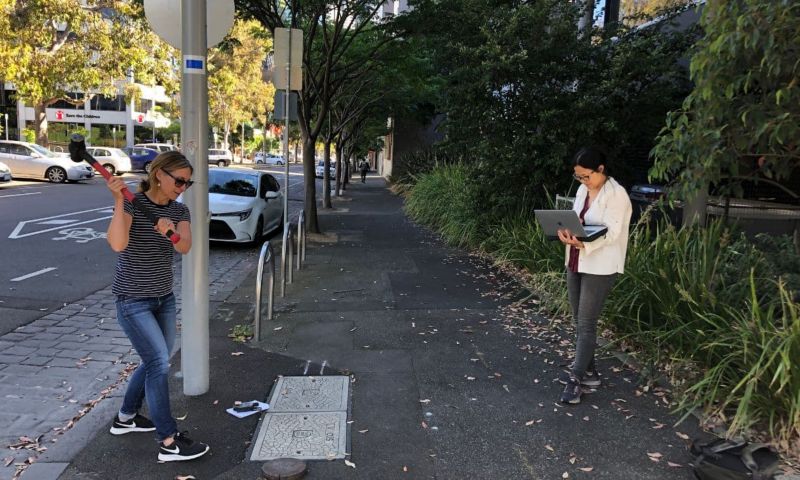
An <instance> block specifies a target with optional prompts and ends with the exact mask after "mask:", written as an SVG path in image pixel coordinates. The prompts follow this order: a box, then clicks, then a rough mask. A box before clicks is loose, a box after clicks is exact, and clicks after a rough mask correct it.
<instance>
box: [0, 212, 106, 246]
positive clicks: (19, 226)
mask: <svg viewBox="0 0 800 480" xmlns="http://www.w3.org/2000/svg"><path fill="white" fill-rule="evenodd" d="M111 208H113V207H101V208H93V209H91V210H81V211H80V212H71V213H65V214H63V215H54V216H52V217H44V218H35V219H33V220H25V221H24V222H19V223H18V224H17V226H16V227H15V228H14V231H13V232H11V235H9V236H8V238H11V239H17V238H24V237H30V236H31V235H39V234H40V233H47V232H52V231H55V230H58V229H61V228H64V225H59V226H57V227H52V228H46V229H44V230H37V231H34V232H30V233H22V234H21V233H20V232H21V231H22V229H23V228H25V226H26V225H28V224H44V222H47V221H49V220H53V219H56V218H63V217H72V216H75V215H79V214H81V213H91V212H96V213H106V212H108V211H109V209H111ZM111 216H112V215H108V216H104V217H98V218H93V219H91V220H84V221H82V222H74V223H72V224H71V226H76V225H83V224H86V223H93V222H100V221H102V220H107V219H109V218H111Z"/></svg>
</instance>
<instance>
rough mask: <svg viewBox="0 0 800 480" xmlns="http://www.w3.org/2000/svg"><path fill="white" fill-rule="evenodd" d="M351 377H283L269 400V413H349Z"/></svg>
mask: <svg viewBox="0 0 800 480" xmlns="http://www.w3.org/2000/svg"><path fill="white" fill-rule="evenodd" d="M349 385H350V377H347V376H343V375H330V376H324V375H323V376H319V377H282V378H279V379H278V382H277V383H276V384H275V388H273V389H272V396H271V397H270V400H269V411H270V412H347V396H348V392H347V390H348V387H349Z"/></svg>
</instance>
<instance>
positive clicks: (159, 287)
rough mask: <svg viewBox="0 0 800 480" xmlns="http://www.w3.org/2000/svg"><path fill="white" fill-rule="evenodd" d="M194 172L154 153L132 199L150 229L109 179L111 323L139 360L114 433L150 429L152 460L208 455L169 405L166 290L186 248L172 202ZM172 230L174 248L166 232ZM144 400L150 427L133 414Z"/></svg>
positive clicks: (170, 324)
mask: <svg viewBox="0 0 800 480" xmlns="http://www.w3.org/2000/svg"><path fill="white" fill-rule="evenodd" d="M192 171H193V169H192V166H191V164H190V163H189V161H188V160H186V157H184V156H183V154H181V153H180V152H177V151H171V152H164V153H161V154H159V155H158V156H157V157H156V158H155V159H154V160H153V163H152V165H151V169H150V172H149V174H148V176H147V179H145V180H143V181H142V182H141V183H140V185H139V192H138V193H137V194H136V197H137V198H138V200H139V201H140V202H142V203H143V204H145V205H147V206H148V207H149V208H150V210H151V211H152V212H153V213H154V214H155V216H156V217H157V218H158V223H157V224H156V225H155V226H154V225H153V224H152V222H151V221H150V220H148V218H147V217H146V216H145V215H144V214H143V213H141V212H140V211H139V210H136V209H134V207H133V204H132V203H130V202H128V201H127V200H126V199H125V197H124V196H123V194H122V189H123V188H125V183H124V182H123V180H122V179H121V178H120V177H111V178H110V179H109V180H108V182H107V186H108V189H109V190H111V193H112V195H113V197H114V214H113V216H112V217H111V223H110V225H109V226H108V243H109V245H110V246H111V248H112V250H114V251H115V252H119V257H118V259H117V266H116V273H115V276H114V283H113V286H112V293H113V294H114V295H116V297H117V300H116V307H117V321H118V322H119V324H120V326H121V327H122V330H123V331H124V332H125V334H126V335H127V336H128V339H129V340H130V342H131V345H133V348H134V349H136V353H138V354H139V357H140V358H141V363H140V364H139V366H138V367H137V368H136V370H135V371H134V372H133V374H131V376H130V378H129V379H128V388H127V390H126V391H125V396H124V397H123V401H122V407H121V408H120V410H119V412H118V413H117V415H116V417H115V418H114V423H113V424H112V426H111V433H112V434H113V435H124V434H128V433H134V432H152V431H155V432H156V433H155V434H156V437H157V440H158V442H159V451H158V460H159V461H162V462H173V461H182V460H192V459H194V458H198V457H200V456H202V455H204V454H206V453H207V452H208V450H209V447H208V445H206V444H204V443H200V442H195V441H193V440H192V439H190V438H189V437H188V436H187V435H186V434H185V433H181V432H178V426H177V423H176V421H175V418H174V417H173V416H172V411H171V409H170V399H169V357H170V353H171V352H172V347H173V345H174V343H175V336H176V325H175V324H176V308H175V295H174V294H173V292H172V288H173V274H172V263H173V256H174V252H178V253H180V254H186V253H188V252H189V249H190V248H191V247H192V232H191V226H190V221H191V218H190V215H189V209H188V208H187V207H186V206H185V205H184V204H182V203H178V202H176V201H175V200H176V199H177V198H178V195H180V194H181V193H183V192H185V191H186V189H187V188H189V187H190V186H192V183H193V182H192V181H191V180H190V178H191V176H192ZM169 231H172V232H177V233H178V234H179V235H180V241H178V242H177V243H175V244H174V245H173V244H172V242H171V241H170V240H169V239H168V238H167V237H166V236H165V235H166V234H167V232H169ZM143 401H147V409H148V412H149V414H150V416H151V417H152V421H151V420H149V419H148V418H146V417H144V416H143V415H141V414H140V413H139V410H140V409H141V407H142V403H143Z"/></svg>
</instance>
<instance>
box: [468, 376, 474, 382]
mask: <svg viewBox="0 0 800 480" xmlns="http://www.w3.org/2000/svg"><path fill="white" fill-rule="evenodd" d="M467 380H470V381H472V380H475V377H467Z"/></svg>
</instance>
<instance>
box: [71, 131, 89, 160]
mask: <svg viewBox="0 0 800 480" xmlns="http://www.w3.org/2000/svg"><path fill="white" fill-rule="evenodd" d="M84 153H86V142H85V141H84V140H83V135H81V134H80V133H73V134H72V136H71V137H70V141H69V158H71V159H72V161H73V162H77V163H80V162H82V161H83V160H84V158H83V154H84Z"/></svg>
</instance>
